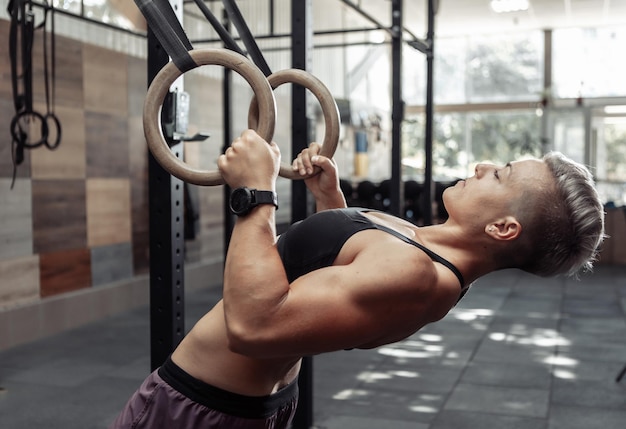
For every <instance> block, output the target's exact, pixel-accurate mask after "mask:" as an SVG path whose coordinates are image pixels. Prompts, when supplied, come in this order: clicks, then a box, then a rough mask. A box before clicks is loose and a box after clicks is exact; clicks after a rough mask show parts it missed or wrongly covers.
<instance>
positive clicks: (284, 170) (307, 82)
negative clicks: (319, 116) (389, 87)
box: [248, 69, 341, 180]
mask: <svg viewBox="0 0 626 429" xmlns="http://www.w3.org/2000/svg"><path fill="white" fill-rule="evenodd" d="M267 80H268V81H269V83H270V85H271V86H272V88H274V89H276V88H277V87H279V86H280V85H282V84H283V83H289V82H290V83H297V84H298V85H301V86H303V87H305V88H306V89H308V90H309V91H311V92H312V93H313V95H315V97H316V98H317V100H318V101H319V103H320V106H321V107H322V113H323V115H324V122H325V124H326V131H325V133H324V140H323V142H322V150H321V151H320V155H323V156H325V157H328V158H332V157H333V155H334V154H335V150H336V149H337V144H338V143H339V130H340V127H341V123H340V121H339V109H338V108H337V103H336V102H335V99H334V98H333V96H332V94H331V93H330V91H329V90H328V88H326V86H325V85H324V84H323V83H322V81H320V80H319V79H318V78H316V77H315V76H313V75H312V74H310V73H308V72H306V71H304V70H300V69H287V70H281V71H278V72H275V73H272V74H271V75H270V76H268V78H267ZM255 101H256V100H255V99H254V98H253V99H252V102H251V103H250V108H249V110H248V127H250V128H255V127H256V122H257V117H258V107H257V103H256V102H255ZM320 171H321V169H320V168H319V167H316V168H315V170H314V171H313V173H312V174H310V175H307V176H301V175H300V174H299V173H298V172H297V171H293V169H292V168H291V164H286V163H282V164H281V166H280V172H279V175H280V176H281V177H284V178H287V179H291V180H298V179H306V178H309V177H312V176H315V175H316V174H319V172H320Z"/></svg>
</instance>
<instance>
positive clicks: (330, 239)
mask: <svg viewBox="0 0 626 429" xmlns="http://www.w3.org/2000/svg"><path fill="white" fill-rule="evenodd" d="M347 211H350V212H351V213H350V214H351V216H352V217H355V215H354V213H353V212H352V210H351V209H347ZM316 216H317V215H315V216H312V217H310V218H307V220H305V221H306V223H304V222H303V223H302V224H299V225H296V226H294V228H290V229H289V230H288V231H287V232H286V234H285V235H284V236H283V237H281V238H280V240H288V241H286V242H283V243H282V245H286V246H287V249H284V248H283V249H280V250H279V253H283V254H287V258H286V259H289V254H291V256H293V255H294V254H296V253H297V254H298V255H297V256H296V257H295V259H298V258H301V259H302V260H303V261H304V265H303V266H302V267H299V268H297V269H295V270H293V269H291V270H290V269H289V268H287V266H286V270H287V271H288V272H289V271H291V275H290V277H294V276H298V275H299V273H304V272H308V271H306V270H312V269H317V268H321V267H323V266H329V265H347V264H349V263H351V262H352V261H353V260H354V259H355V258H356V256H357V255H358V254H359V253H360V252H361V251H363V249H364V248H366V247H368V246H371V245H372V243H374V244H375V243H377V242H378V241H379V240H381V239H385V238H386V239H389V234H386V233H385V232H383V231H380V230H377V229H372V228H371V226H370V225H367V224H366V223H367V222H368V221H372V222H374V223H376V224H379V225H384V226H385V227H387V228H390V229H392V230H394V231H396V232H398V233H400V234H402V235H404V236H406V237H408V238H414V237H415V232H416V230H417V227H415V226H414V225H412V224H410V223H408V222H405V221H403V220H401V219H399V218H396V217H393V216H390V215H387V214H385V213H380V212H367V213H359V214H358V215H356V217H357V218H358V217H360V218H365V219H366V222H365V223H363V224H362V225H361V226H357V227H349V226H347V225H348V223H349V221H347V222H348V223H346V224H345V225H344V228H342V227H340V226H337V223H334V224H329V223H328V219H323V217H322V216H319V217H316ZM335 220H337V219H335ZM356 222H357V223H358V222H359V220H358V219H356ZM341 223H342V222H341V221H340V222H339V224H341ZM299 228H300V229H299ZM311 232H313V233H312V234H311ZM324 232H325V233H324ZM290 234H291V236H290ZM381 234H386V235H381ZM383 237H385V238H383ZM280 240H279V241H280ZM303 240H305V241H304V242H307V243H309V246H306V247H305V251H304V252H302V251H296V250H297V248H296V247H294V248H293V249H292V251H289V249H288V247H289V245H290V242H291V243H298V242H299V243H302V242H303ZM310 240H313V241H315V242H314V243H311V241H310ZM397 241H398V244H400V243H401V242H400V240H397ZM278 246H279V247H281V243H280V242H279V243H278ZM337 246H338V248H337ZM320 248H322V249H323V248H328V249H330V250H329V251H328V252H322V254H320V253H319V252H317V250H316V249H320ZM416 251H418V252H419V249H416ZM281 257H283V258H284V257H285V256H284V255H281ZM291 259H292V260H284V264H286V265H289V264H292V265H298V261H297V260H296V261H294V260H293V259H294V258H291ZM292 280H293V278H290V281H292ZM392 334H393V333H392ZM392 337H393V336H390V338H392ZM395 340H396V341H397V340H398V339H395ZM388 342H392V341H388ZM172 359H173V360H174V361H175V362H176V363H177V364H178V365H179V366H180V367H181V368H183V369H184V370H185V371H187V372H188V373H190V374H191V375H193V376H194V377H196V378H199V379H201V380H202V381H205V382H206V383H209V384H212V385H214V386H216V387H220V388H222V389H225V390H230V391H233V392H235V393H240V394H246V395H253V396H261V395H267V394H270V393H272V392H274V391H276V390H278V389H280V388H281V387H283V386H286V385H288V384H289V383H290V382H292V381H293V380H294V379H295V378H296V377H297V375H298V371H299V366H300V359H294V358H289V359H271V360H270V359H267V360H257V359H252V358H249V357H246V356H242V355H238V354H236V353H233V352H231V351H230V350H229V348H228V341H227V337H226V327H225V325H224V312H223V306H222V302H219V303H218V304H217V305H216V306H215V307H214V308H213V309H212V310H211V311H210V312H208V313H207V314H206V315H205V316H204V317H203V318H202V319H200V321H199V322H198V323H197V324H196V325H195V326H194V328H193V329H192V330H191V332H190V333H189V334H188V335H187V336H186V337H185V339H184V340H183V342H182V343H181V345H180V346H179V347H178V348H177V350H176V351H175V352H174V354H173V355H172Z"/></svg>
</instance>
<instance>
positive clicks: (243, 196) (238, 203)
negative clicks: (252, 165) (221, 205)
mask: <svg viewBox="0 0 626 429" xmlns="http://www.w3.org/2000/svg"><path fill="white" fill-rule="evenodd" d="M251 203H252V193H251V192H250V190H249V189H247V188H237V189H235V190H234V191H233V192H232V194H231V195H230V209H231V210H232V211H233V213H234V214H236V215H240V214H245V213H247V212H248V210H250V204H251Z"/></svg>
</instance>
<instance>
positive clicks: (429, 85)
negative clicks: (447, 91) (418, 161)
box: [423, 0, 438, 225]
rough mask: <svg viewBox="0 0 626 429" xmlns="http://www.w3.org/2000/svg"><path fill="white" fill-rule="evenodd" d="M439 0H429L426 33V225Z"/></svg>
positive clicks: (430, 202) (427, 222)
mask: <svg viewBox="0 0 626 429" xmlns="http://www.w3.org/2000/svg"><path fill="white" fill-rule="evenodd" d="M437 4H438V0H428V10H427V15H428V29H427V33H426V42H427V45H428V49H427V50H426V127H425V130H424V160H425V165H424V199H423V201H424V207H423V212H424V225H431V224H432V223H433V201H434V193H435V192H434V183H433V116H434V108H433V84H434V79H433V72H434V67H433V64H434V60H435V13H436V12H437Z"/></svg>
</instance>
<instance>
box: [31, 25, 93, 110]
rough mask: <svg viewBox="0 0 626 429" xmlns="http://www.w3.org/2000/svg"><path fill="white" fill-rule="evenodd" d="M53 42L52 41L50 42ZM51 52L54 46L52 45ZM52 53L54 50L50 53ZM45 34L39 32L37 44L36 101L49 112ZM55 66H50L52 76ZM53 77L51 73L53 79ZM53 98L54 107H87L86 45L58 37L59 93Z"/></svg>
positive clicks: (57, 67) (34, 55)
mask: <svg viewBox="0 0 626 429" xmlns="http://www.w3.org/2000/svg"><path fill="white" fill-rule="evenodd" d="M48 43H49V42H48ZM48 49H50V45H48ZM49 52H51V51H49ZM43 58H44V56H43V33H42V32H41V31H37V32H36V33H35V41H34V43H33V97H34V100H35V102H37V103H41V105H42V110H41V112H45V111H46V110H45V80H44V76H45V75H44V61H43ZM50 67H51V64H50V63H48V73H51V72H52V71H51V68H50ZM51 77H52V75H51V74H49V78H50V79H51ZM50 97H51V102H52V98H53V99H54V106H53V107H56V106H64V107H73V108H75V109H82V108H83V99H84V97H83V44H82V43H81V42H79V41H77V40H72V39H70V38H67V37H63V36H59V35H57V36H56V73H55V91H54V94H52V87H50Z"/></svg>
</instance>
